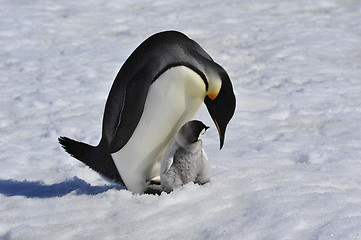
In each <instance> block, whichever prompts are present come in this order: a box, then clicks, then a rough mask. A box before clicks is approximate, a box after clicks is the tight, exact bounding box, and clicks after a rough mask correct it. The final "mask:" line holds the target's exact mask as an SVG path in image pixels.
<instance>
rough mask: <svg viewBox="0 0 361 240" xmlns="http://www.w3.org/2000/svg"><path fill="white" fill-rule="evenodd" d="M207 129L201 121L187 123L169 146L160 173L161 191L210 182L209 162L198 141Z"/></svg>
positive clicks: (200, 141)
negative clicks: (188, 184) (190, 183)
mask: <svg viewBox="0 0 361 240" xmlns="http://www.w3.org/2000/svg"><path fill="white" fill-rule="evenodd" d="M208 128H209V127H207V126H206V125H204V123H202V122H201V121H198V120H193V121H189V122H187V123H186V124H184V125H183V127H182V128H181V129H180V130H179V132H178V134H177V135H176V136H175V138H174V140H173V141H172V142H171V143H170V144H169V147H168V148H167V150H166V153H165V158H164V161H163V164H162V168H161V172H160V182H161V186H162V190H163V191H165V192H171V191H172V190H173V189H175V188H177V187H180V186H183V185H184V184H187V183H189V182H194V183H198V184H205V183H207V182H209V181H210V179H211V174H210V167H209V162H208V158H207V155H206V153H205V152H204V150H203V143H202V140H201V139H200V138H201V136H202V135H203V134H204V132H205V131H206V130H207V129H208Z"/></svg>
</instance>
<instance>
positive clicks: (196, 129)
mask: <svg viewBox="0 0 361 240" xmlns="http://www.w3.org/2000/svg"><path fill="white" fill-rule="evenodd" d="M208 128H209V127H208V126H206V125H204V123H202V122H201V121H198V120H192V121H189V122H187V123H185V124H184V125H183V126H182V127H181V129H180V130H179V132H178V135H177V137H176V138H177V142H178V143H179V144H180V145H181V146H183V147H185V146H187V145H189V144H192V143H195V142H197V141H199V140H200V137H201V136H202V135H203V134H204V133H205V131H206V130H207V129H208Z"/></svg>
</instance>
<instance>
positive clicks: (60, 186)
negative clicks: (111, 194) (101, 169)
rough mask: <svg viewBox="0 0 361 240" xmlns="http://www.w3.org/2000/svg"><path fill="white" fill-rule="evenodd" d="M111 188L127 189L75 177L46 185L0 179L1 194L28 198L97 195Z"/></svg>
mask: <svg viewBox="0 0 361 240" xmlns="http://www.w3.org/2000/svg"><path fill="white" fill-rule="evenodd" d="M109 189H118V190H121V189H125V188H124V187H123V186H120V185H117V184H111V185H104V186H91V185H90V184H89V183H87V182H85V181H84V180H82V179H79V178H77V177H74V178H73V179H69V180H67V181H64V182H61V183H56V184H53V185H44V183H42V182H40V181H36V182H32V181H22V182H20V181H16V180H0V194H3V195H5V196H24V197H27V198H52V197H62V196H64V195H66V194H68V193H71V192H74V194H75V195H96V194H99V193H103V192H106V191H108V190H109Z"/></svg>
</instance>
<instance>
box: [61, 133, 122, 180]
mask: <svg viewBox="0 0 361 240" xmlns="http://www.w3.org/2000/svg"><path fill="white" fill-rule="evenodd" d="M58 141H59V143H60V145H61V146H62V147H63V148H64V150H65V151H66V152H67V153H69V154H70V155H71V156H72V157H74V158H76V159H78V160H79V161H81V162H83V163H84V164H86V165H87V166H89V167H90V168H91V169H93V170H94V171H96V172H98V173H100V174H101V175H103V176H104V177H106V178H108V179H110V180H112V181H115V182H117V183H119V184H121V185H123V186H125V185H124V182H123V180H122V178H121V177H120V175H119V172H118V170H117V167H116V166H115V164H114V161H113V159H112V157H111V156H110V154H109V153H106V151H104V150H103V148H102V147H101V144H102V141H101V142H100V144H99V145H98V146H96V147H94V146H91V145H89V144H86V143H82V142H78V141H75V140H73V139H70V138H67V137H59V138H58Z"/></svg>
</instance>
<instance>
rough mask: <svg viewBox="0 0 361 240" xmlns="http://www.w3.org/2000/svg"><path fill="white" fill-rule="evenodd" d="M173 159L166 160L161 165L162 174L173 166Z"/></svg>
mask: <svg viewBox="0 0 361 240" xmlns="http://www.w3.org/2000/svg"><path fill="white" fill-rule="evenodd" d="M173 160H174V159H173V157H169V158H166V159H165V160H164V162H163V164H162V173H167V172H168V171H169V169H170V168H171V167H172V165H173Z"/></svg>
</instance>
